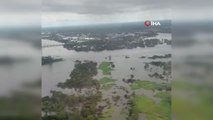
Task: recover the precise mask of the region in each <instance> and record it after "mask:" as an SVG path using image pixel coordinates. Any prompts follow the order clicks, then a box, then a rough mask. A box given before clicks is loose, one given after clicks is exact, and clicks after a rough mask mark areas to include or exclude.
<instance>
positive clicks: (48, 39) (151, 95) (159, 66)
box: [42, 28, 171, 120]
mask: <svg viewBox="0 0 213 120" xmlns="http://www.w3.org/2000/svg"><path fill="white" fill-rule="evenodd" d="M97 29H98V28H97ZM95 30H96V28H91V29H88V30H87V31H81V30H75V29H74V30H73V29H71V30H67V31H63V32H62V31H60V30H59V31H58V32H55V31H54V32H52V31H51V30H49V31H44V32H43V36H44V37H43V39H42V46H44V47H43V48H42V63H44V64H43V66H42V104H43V108H42V110H43V111H42V116H43V118H47V117H49V118H50V117H52V118H58V119H59V118H60V117H62V116H63V115H65V116H66V114H70V118H73V119H74V120H75V119H76V120H77V118H78V119H79V120H81V119H82V120H86V119H91V120H96V119H97V120H118V119H119V120H157V119H159V118H160V119H162V120H170V119H171V115H170V111H171V109H170V106H171V103H170V99H171V98H170V92H171V33H169V32H165V31H166V30H165V29H164V28H162V30H160V31H157V32H156V31H154V32H153V31H144V30H126V31H122V30H121V31H110V30H106V31H101V32H96V31H95ZM45 46H49V47H45ZM65 116H64V117H65Z"/></svg>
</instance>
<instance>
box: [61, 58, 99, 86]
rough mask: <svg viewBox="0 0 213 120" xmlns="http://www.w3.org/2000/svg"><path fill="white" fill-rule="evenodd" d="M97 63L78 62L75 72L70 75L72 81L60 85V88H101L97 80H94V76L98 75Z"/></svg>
mask: <svg viewBox="0 0 213 120" xmlns="http://www.w3.org/2000/svg"><path fill="white" fill-rule="evenodd" d="M96 66H97V63H95V62H92V61H86V62H83V63H82V62H80V61H78V62H76V64H75V68H74V70H73V71H72V72H71V74H70V79H67V80H66V81H65V82H64V83H58V85H57V86H58V87H61V88H79V89H81V88H85V87H96V88H99V87H100V86H99V83H98V81H97V80H95V79H93V76H95V75H96V74H97V68H96Z"/></svg>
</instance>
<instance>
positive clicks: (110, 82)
mask: <svg viewBox="0 0 213 120" xmlns="http://www.w3.org/2000/svg"><path fill="white" fill-rule="evenodd" d="M114 82H115V80H114V79H112V78H109V77H104V78H102V79H101V80H100V81H99V83H100V84H101V88H102V89H104V90H109V89H111V88H112V87H113V86H114V85H115V83H114Z"/></svg>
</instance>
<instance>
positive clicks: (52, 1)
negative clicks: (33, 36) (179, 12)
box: [42, 0, 170, 14]
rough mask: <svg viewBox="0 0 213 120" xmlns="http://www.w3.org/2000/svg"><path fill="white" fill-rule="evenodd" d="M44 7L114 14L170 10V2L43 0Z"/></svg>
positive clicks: (83, 12) (81, 12)
mask: <svg viewBox="0 0 213 120" xmlns="http://www.w3.org/2000/svg"><path fill="white" fill-rule="evenodd" d="M42 6H43V7H42V8H43V11H45V12H72V13H77V14H113V13H123V12H134V11H141V10H153V9H168V8H170V0H43V5H42Z"/></svg>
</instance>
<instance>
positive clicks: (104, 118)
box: [98, 107, 114, 120]
mask: <svg viewBox="0 0 213 120" xmlns="http://www.w3.org/2000/svg"><path fill="white" fill-rule="evenodd" d="M113 112H114V108H113V107H111V108H110V109H108V110H107V111H106V112H105V113H104V114H103V115H102V116H101V117H100V118H99V119H98V120H108V119H109V118H110V117H111V116H112V113H113Z"/></svg>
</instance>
